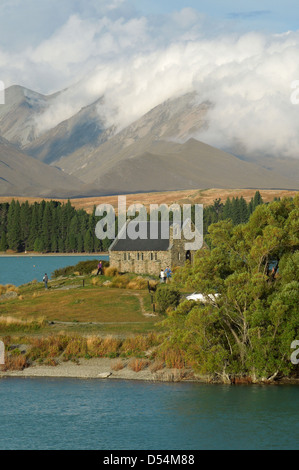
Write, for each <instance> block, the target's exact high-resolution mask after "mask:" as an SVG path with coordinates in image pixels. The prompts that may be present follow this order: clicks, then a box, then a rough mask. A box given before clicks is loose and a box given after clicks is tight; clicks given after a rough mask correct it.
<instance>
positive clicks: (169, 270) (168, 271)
mask: <svg viewBox="0 0 299 470" xmlns="http://www.w3.org/2000/svg"><path fill="white" fill-rule="evenodd" d="M164 272H165V274H166V282H167V283H169V282H170V279H171V269H170V267H169V266H167V268H166V269H165V271H164Z"/></svg>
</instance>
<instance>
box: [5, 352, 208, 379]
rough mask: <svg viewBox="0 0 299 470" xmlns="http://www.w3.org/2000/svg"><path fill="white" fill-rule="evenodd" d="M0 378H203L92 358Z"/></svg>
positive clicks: (34, 367) (38, 366)
mask: <svg viewBox="0 0 299 470" xmlns="http://www.w3.org/2000/svg"><path fill="white" fill-rule="evenodd" d="M1 377H62V378H80V379H123V380H143V381H161V382H181V381H195V382H203V381H205V380H204V379H203V378H201V377H199V376H197V375H196V374H194V372H193V371H192V370H190V369H169V368H163V369H160V370H157V371H153V370H152V369H151V367H150V366H148V367H146V368H144V369H143V370H140V371H138V372H135V371H134V370H132V369H131V368H130V366H129V361H124V362H123V363H122V368H119V361H118V360H117V359H109V358H93V359H80V360H78V361H77V362H72V361H68V362H60V363H58V365H56V366H50V365H43V364H33V365H31V366H30V367H26V368H24V369H23V370H7V371H1V370H0V378H1Z"/></svg>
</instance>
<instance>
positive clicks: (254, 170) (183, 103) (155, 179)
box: [0, 86, 299, 197]
mask: <svg viewBox="0 0 299 470" xmlns="http://www.w3.org/2000/svg"><path fill="white" fill-rule="evenodd" d="M58 97H59V99H61V100H63V97H64V92H61V93H56V94H54V95H50V96H44V95H42V94H39V93H36V92H34V91H31V90H28V89H26V88H24V87H20V86H12V87H10V88H8V89H7V90H6V94H5V104H4V105H1V106H0V137H1V138H2V141H1V146H0V152H1V153H0V156H1V160H2V167H0V168H1V174H0V194H2V195H22V194H23V195H28V196H29V195H33V196H42V197H43V196H45V195H47V194H48V195H51V196H53V197H59V196H60V197H64V196H65V197H68V196H69V197H76V196H77V197H79V196H101V195H112V194H126V193H137V192H151V191H175V190H184V189H207V188H220V189H221V188H222V189H224V188H257V189H290V190H292V189H299V165H298V160H294V159H279V158H273V157H264V158H259V159H257V158H255V156H254V155H253V156H252V157H250V158H247V159H245V158H243V157H242V156H235V155H231V154H229V153H227V152H224V151H222V150H220V149H217V148H214V147H212V146H209V145H207V144H205V143H203V142H200V141H199V140H197V138H198V137H197V138H196V139H195V138H194V136H198V135H200V131H201V130H203V129H206V128H207V127H208V126H209V122H208V120H207V112H208V110H209V108H210V106H211V104H210V103H208V102H202V101H201V100H200V97H199V95H197V94H196V93H195V92H194V93H188V94H185V95H183V96H179V97H176V98H173V99H170V100H167V101H166V102H164V103H161V104H160V105H158V106H156V107H155V108H153V109H152V110H151V111H149V112H148V113H146V114H145V115H144V116H142V117H141V118H140V119H138V120H136V121H135V122H133V123H132V124H130V125H129V126H127V127H126V128H124V129H118V127H117V123H115V124H112V125H111V123H110V124H109V126H108V125H107V123H106V122H105V119H104V117H103V116H101V112H103V109H104V107H105V97H99V98H98V99H97V100H96V101H95V102H94V103H93V104H91V105H89V106H86V107H84V108H82V109H81V110H80V111H79V112H78V113H76V114H75V115H73V116H72V117H71V118H69V119H66V120H64V121H62V122H60V124H58V125H57V126H55V127H53V128H52V129H49V130H47V131H44V132H43V133H41V134H40V133H38V131H37V123H38V120H39V119H40V118H42V116H43V113H44V112H49V109H51V108H50V106H51V104H53V102H54V101H55V100H56V99H57V98H58ZM2 154H3V156H2ZM32 157H34V158H32ZM41 162H43V163H41ZM49 164H50V165H49ZM59 170H62V171H59Z"/></svg>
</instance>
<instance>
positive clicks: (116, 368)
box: [111, 359, 125, 371]
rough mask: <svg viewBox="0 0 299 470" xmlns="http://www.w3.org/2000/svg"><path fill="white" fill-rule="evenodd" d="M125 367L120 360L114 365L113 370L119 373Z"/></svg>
mask: <svg viewBox="0 0 299 470" xmlns="http://www.w3.org/2000/svg"><path fill="white" fill-rule="evenodd" d="M124 367H125V364H124V362H123V361H122V360H121V359H118V360H117V361H115V362H114V363H113V364H112V366H111V369H112V370H115V371H118V370H122V369H123V368H124Z"/></svg>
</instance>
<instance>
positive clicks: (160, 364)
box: [150, 359, 165, 373]
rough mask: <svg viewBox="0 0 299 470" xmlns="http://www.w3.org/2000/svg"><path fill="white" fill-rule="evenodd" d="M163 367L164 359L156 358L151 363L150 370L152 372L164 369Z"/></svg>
mask: <svg viewBox="0 0 299 470" xmlns="http://www.w3.org/2000/svg"><path fill="white" fill-rule="evenodd" d="M164 367H165V363H164V361H162V360H160V359H157V360H155V361H154V362H153V363H152V364H151V366H150V370H151V372H153V373H154V372H158V370H162V369H164Z"/></svg>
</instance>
